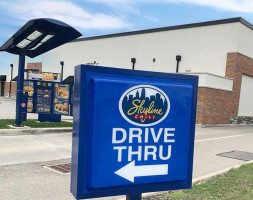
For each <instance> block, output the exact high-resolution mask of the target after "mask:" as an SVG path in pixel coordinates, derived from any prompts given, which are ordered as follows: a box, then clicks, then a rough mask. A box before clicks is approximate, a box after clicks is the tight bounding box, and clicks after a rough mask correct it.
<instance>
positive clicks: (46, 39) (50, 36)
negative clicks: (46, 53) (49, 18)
mask: <svg viewBox="0 0 253 200" xmlns="http://www.w3.org/2000/svg"><path fill="white" fill-rule="evenodd" d="M52 37H54V35H47V36H46V37H44V38H43V39H42V40H41V42H42V43H44V42H46V41H48V40H49V39H51V38H52Z"/></svg>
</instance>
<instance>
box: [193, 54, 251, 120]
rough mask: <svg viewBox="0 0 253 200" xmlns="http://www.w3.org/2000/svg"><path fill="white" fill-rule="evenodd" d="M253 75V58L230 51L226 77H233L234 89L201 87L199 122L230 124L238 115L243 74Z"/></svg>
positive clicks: (198, 110) (199, 94) (198, 108)
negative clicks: (233, 117)
mask: <svg viewBox="0 0 253 200" xmlns="http://www.w3.org/2000/svg"><path fill="white" fill-rule="evenodd" d="M243 74H245V75H248V76H252V77H253V59H252V58H249V57H247V56H245V55H242V54H240V53H228V55H227V64H226V75H225V76H226V77H228V78H233V91H232V92H231V91H224V90H217V89H211V88H199V92H198V105H197V124H229V123H230V117H232V116H236V115H238V108H239V99H240V90H241V82H242V75H243Z"/></svg>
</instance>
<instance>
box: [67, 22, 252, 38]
mask: <svg viewBox="0 0 253 200" xmlns="http://www.w3.org/2000/svg"><path fill="white" fill-rule="evenodd" d="M235 22H240V23H242V24H244V25H245V26H247V27H248V28H250V29H252V30H253V25H252V24H251V23H250V22H248V21H246V20H245V19H243V18H242V17H236V18H229V19H221V20H215V21H207V22H199V23H193V24H184V25H177V26H168V27H162V28H154V29H146V30H139V31H131V32H123V33H115V34H109V35H101V36H94V37H87V38H78V39H75V40H72V41H71V42H80V41H86V40H96V39H104V38H113V37H121V36H129V35H138V34H146V33H156V32H162V31H171V30H179V29H186V28H196V27H204V26H212V25H220V24H229V23H235Z"/></svg>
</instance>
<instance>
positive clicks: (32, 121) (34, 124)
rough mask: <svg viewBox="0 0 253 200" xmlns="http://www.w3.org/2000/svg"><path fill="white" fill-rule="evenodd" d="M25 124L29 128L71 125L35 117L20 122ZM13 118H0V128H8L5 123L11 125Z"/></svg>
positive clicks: (70, 125)
mask: <svg viewBox="0 0 253 200" xmlns="http://www.w3.org/2000/svg"><path fill="white" fill-rule="evenodd" d="M22 123H23V124H24V125H25V126H29V127H31V128H56V127H72V126H73V124H72V123H71V122H64V121H62V122H37V120H36V119H28V120H27V121H24V122H22ZM13 124H14V119H0V129H10V127H8V126H7V125H13Z"/></svg>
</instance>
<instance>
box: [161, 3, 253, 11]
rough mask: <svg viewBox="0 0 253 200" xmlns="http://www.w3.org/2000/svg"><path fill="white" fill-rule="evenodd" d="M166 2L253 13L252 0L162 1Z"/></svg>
mask: <svg viewBox="0 0 253 200" xmlns="http://www.w3.org/2000/svg"><path fill="white" fill-rule="evenodd" d="M162 1H164V2H174V3H182V2H183V3H193V4H197V5H202V6H210V7H213V8H217V9H221V10H225V11H233V12H245V13H249V12H252V11H253V1H252V0H162Z"/></svg>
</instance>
